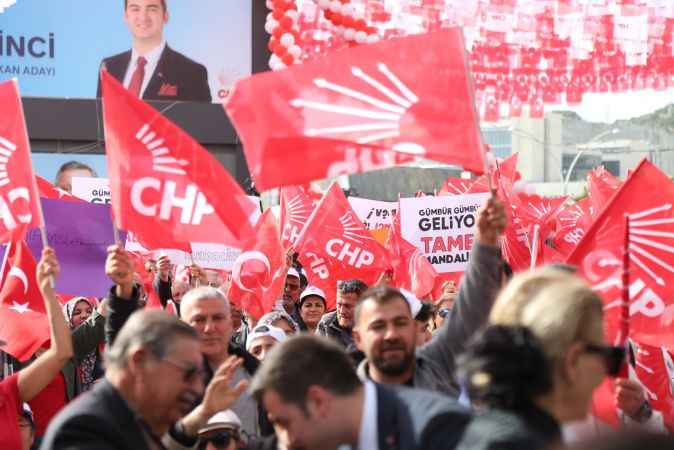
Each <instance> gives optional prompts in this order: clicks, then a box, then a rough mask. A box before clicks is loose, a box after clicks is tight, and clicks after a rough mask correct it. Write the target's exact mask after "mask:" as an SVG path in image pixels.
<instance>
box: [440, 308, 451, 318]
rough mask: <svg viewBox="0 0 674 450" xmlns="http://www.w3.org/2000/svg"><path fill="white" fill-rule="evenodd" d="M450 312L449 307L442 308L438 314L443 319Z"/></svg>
mask: <svg viewBox="0 0 674 450" xmlns="http://www.w3.org/2000/svg"><path fill="white" fill-rule="evenodd" d="M450 312H452V310H451V309H450V308H442V309H441V310H439V311H438V316H440V317H442V318H443V319H444V318H445V317H447V316H448V315H449V313H450Z"/></svg>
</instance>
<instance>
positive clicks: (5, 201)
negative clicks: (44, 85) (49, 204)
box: [0, 80, 44, 243]
mask: <svg viewBox="0 0 674 450" xmlns="http://www.w3.org/2000/svg"><path fill="white" fill-rule="evenodd" d="M40 216H41V215H40V205H39V196H38V191H37V187H36V184H35V179H34V178H33V166H32V164H31V161H30V144H29V142H28V134H27V133H26V122H25V119H24V116H23V107H22V105H21V97H20V96H19V89H18V87H17V82H16V80H9V81H5V82H4V83H0V243H4V242H7V241H9V240H14V241H18V240H21V239H23V238H24V237H25V235H26V231H27V230H28V229H30V228H37V227H40V226H43V225H44V224H43V223H42V221H41V220H40Z"/></svg>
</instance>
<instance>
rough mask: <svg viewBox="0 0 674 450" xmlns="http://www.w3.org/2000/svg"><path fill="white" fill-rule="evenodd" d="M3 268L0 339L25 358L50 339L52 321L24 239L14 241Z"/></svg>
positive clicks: (19, 356) (11, 351)
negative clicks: (46, 311)
mask: <svg viewBox="0 0 674 450" xmlns="http://www.w3.org/2000/svg"><path fill="white" fill-rule="evenodd" d="M6 251H7V254H6V255H5V261H4V263H3V268H2V283H1V285H2V289H1V290H0V340H2V341H5V342H6V343H7V345H6V346H5V347H3V349H2V350H4V351H5V352H7V353H9V354H10V355H12V356H14V357H15V358H17V359H19V360H20V361H25V360H27V359H28V358H30V357H31V356H33V354H34V353H35V351H36V350H37V349H38V348H39V347H40V346H41V345H42V344H44V343H45V342H46V341H47V340H48V339H49V335H50V334H49V333H50V331H49V322H48V320H47V316H46V313H45V307H44V300H43V299H42V294H41V293H40V289H39V287H38V285H37V279H36V276H35V273H36V268H37V264H36V263H35V259H34V258H33V255H32V254H31V252H30V249H29V248H28V246H27V245H26V243H25V242H23V241H19V242H11V243H10V244H9V245H8V247H7V250H6Z"/></svg>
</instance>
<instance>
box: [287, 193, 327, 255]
mask: <svg viewBox="0 0 674 450" xmlns="http://www.w3.org/2000/svg"><path fill="white" fill-rule="evenodd" d="M280 197H281V199H280V203H281V214H280V220H279V222H280V224H281V241H282V242H283V248H290V247H292V245H293V244H294V243H295V241H297V238H298V237H299V235H300V232H301V231H302V228H304V225H305V224H306V223H307V220H309V216H310V215H311V212H312V211H313V210H314V207H315V206H316V204H317V203H318V202H317V201H314V199H313V198H312V197H311V196H310V195H309V193H308V192H307V190H306V188H305V187H304V186H287V187H283V188H281V195H280Z"/></svg>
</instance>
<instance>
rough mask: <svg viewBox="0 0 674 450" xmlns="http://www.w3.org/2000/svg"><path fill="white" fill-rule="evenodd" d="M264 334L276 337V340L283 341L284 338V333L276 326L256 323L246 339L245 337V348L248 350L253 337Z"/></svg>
mask: <svg viewBox="0 0 674 450" xmlns="http://www.w3.org/2000/svg"><path fill="white" fill-rule="evenodd" d="M265 336H270V337H272V338H274V339H276V341H277V342H283V341H284V339H285V338H286V333H285V331H283V330H282V329H280V328H278V327H274V326H271V325H258V326H256V327H255V328H253V332H252V333H250V334H249V335H248V339H246V350H250V348H251V347H252V346H253V341H254V340H255V339H257V338H261V337H265Z"/></svg>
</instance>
